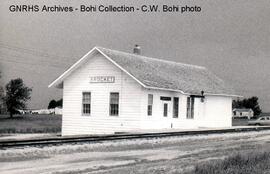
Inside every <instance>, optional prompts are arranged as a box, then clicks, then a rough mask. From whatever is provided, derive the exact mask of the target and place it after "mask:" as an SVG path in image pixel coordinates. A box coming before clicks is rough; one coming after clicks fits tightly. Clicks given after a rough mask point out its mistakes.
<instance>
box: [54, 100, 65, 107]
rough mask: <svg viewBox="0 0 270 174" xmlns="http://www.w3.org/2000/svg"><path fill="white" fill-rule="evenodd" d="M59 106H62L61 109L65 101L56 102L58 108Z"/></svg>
mask: <svg viewBox="0 0 270 174" xmlns="http://www.w3.org/2000/svg"><path fill="white" fill-rule="evenodd" d="M58 106H60V107H62V106H63V99H60V100H58V101H57V102H56V107H58Z"/></svg>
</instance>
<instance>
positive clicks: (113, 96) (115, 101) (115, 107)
mask: <svg viewBox="0 0 270 174" xmlns="http://www.w3.org/2000/svg"><path fill="white" fill-rule="evenodd" d="M118 114H119V93H118V92H111V93H110V115H111V116H118Z"/></svg>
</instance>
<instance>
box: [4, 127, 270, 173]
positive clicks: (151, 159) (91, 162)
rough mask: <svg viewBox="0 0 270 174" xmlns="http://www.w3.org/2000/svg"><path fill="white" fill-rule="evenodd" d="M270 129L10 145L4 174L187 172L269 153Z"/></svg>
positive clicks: (5, 151)
mask: <svg viewBox="0 0 270 174" xmlns="http://www.w3.org/2000/svg"><path fill="white" fill-rule="evenodd" d="M269 145H270V131H260V132H247V133H227V134H214V135H200V136H184V137H166V138H156V139H148V140H147V139H144V140H125V141H113V142H103V143H96V144H93V143H92V144H87V143H83V144H72V145H61V146H50V147H27V148H9V149H6V150H1V151H0V171H1V174H13V173H20V174H24V173H27V174H31V173H33V174H36V173H46V174H47V173H55V174H56V173H57V174H62V173H106V174H107V173H108V174H109V173H110V174H126V173H139V174H151V173H155V174H156V173H169V174H170V173H171V174H173V173H179V172H180V173H183V172H185V171H189V170H191V169H192V168H193V167H194V165H196V164H198V163H202V162H205V161H209V160H219V159H223V158H224V157H227V156H229V155H234V154H236V153H248V152H251V151H254V150H259V151H268V152H269V151H270V146H269Z"/></svg>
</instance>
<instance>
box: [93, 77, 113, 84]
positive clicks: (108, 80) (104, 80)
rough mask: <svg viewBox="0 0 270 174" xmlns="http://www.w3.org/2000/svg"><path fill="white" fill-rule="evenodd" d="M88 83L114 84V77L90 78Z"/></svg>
mask: <svg viewBox="0 0 270 174" xmlns="http://www.w3.org/2000/svg"><path fill="white" fill-rule="evenodd" d="M89 82H90V83H114V82H115V77H114V76H90V81H89Z"/></svg>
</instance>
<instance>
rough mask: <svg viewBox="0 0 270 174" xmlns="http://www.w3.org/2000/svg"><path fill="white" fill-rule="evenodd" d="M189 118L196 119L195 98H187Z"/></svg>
mask: <svg viewBox="0 0 270 174" xmlns="http://www.w3.org/2000/svg"><path fill="white" fill-rule="evenodd" d="M187 118H188V119H193V118H194V97H187Z"/></svg>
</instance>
